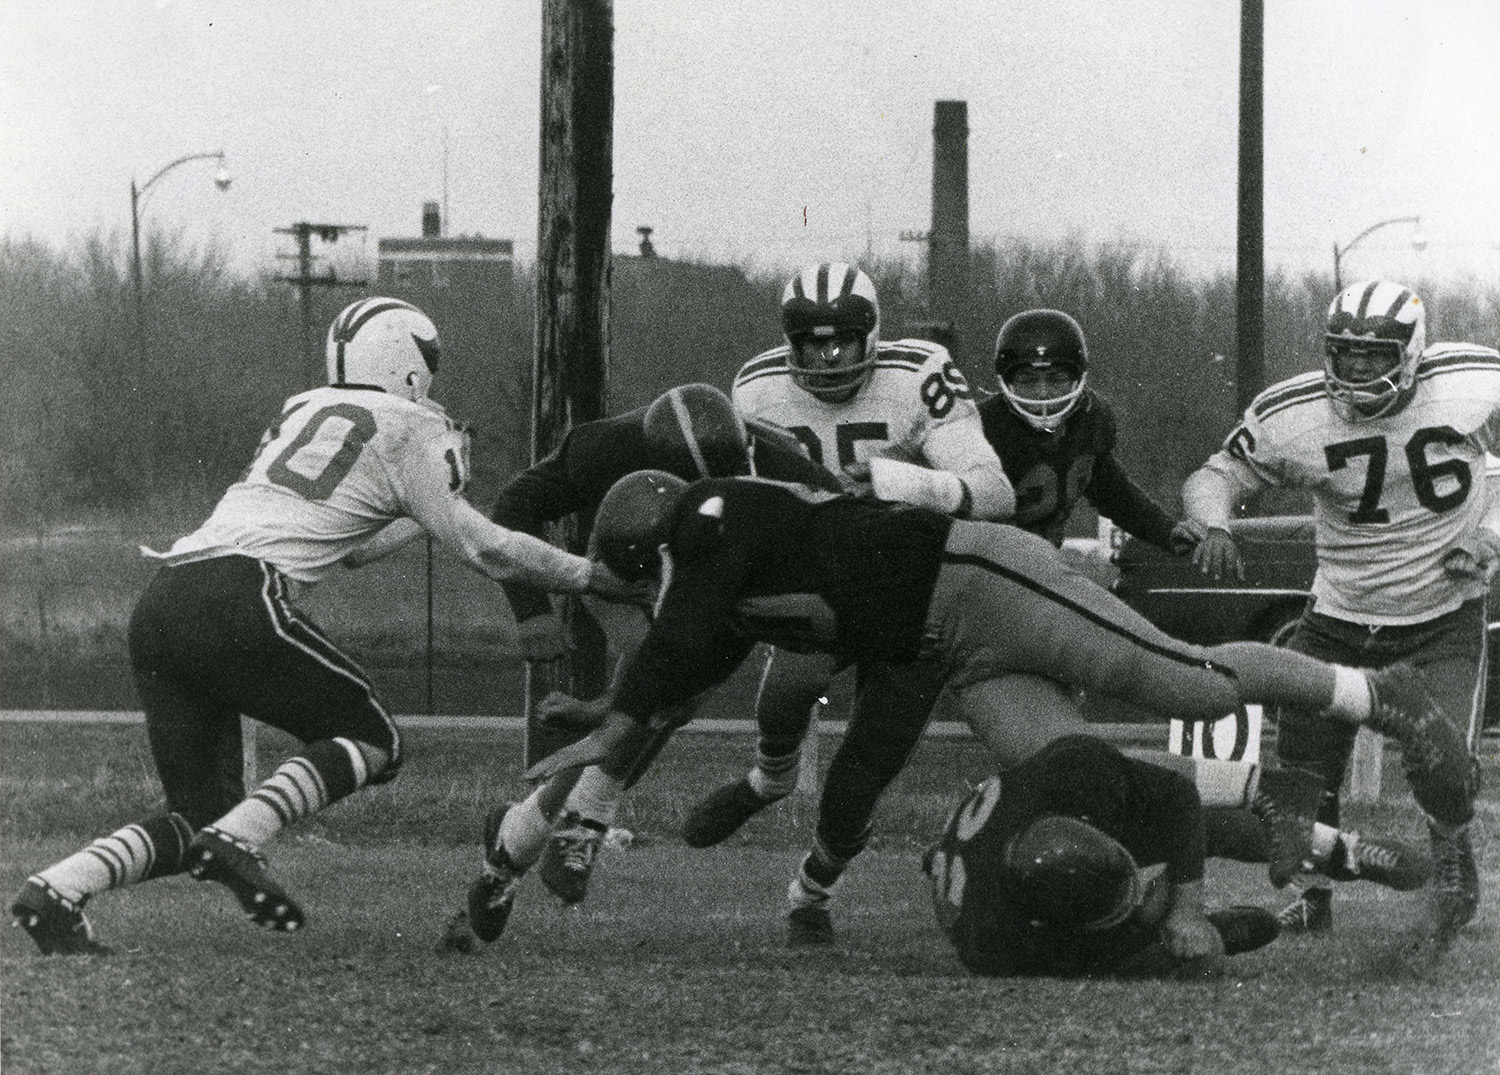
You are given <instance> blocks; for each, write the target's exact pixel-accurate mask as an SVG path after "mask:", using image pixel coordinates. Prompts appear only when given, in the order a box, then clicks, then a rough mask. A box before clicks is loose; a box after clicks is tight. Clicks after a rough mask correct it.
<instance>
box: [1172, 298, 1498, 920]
mask: <svg viewBox="0 0 1500 1075" xmlns="http://www.w3.org/2000/svg"><path fill="white" fill-rule="evenodd" d="M1426 321H1427V314H1426V307H1425V305H1424V304H1423V302H1422V300H1421V299H1420V298H1418V297H1417V295H1415V294H1414V293H1413V292H1412V291H1411V290H1410V289H1409V288H1406V287H1403V286H1402V285H1400V284H1394V283H1389V282H1386V281H1366V282H1363V283H1359V284H1354V285H1352V286H1350V287H1348V288H1345V289H1344V290H1343V291H1342V292H1340V293H1339V294H1338V295H1337V296H1336V297H1335V298H1334V300H1333V302H1332V303H1331V304H1330V306H1329V308H1328V319H1327V324H1326V326H1325V333H1324V337H1323V342H1324V358H1323V369H1322V371H1321V372H1319V373H1306V374H1302V375H1300V376H1297V377H1293V378H1290V379H1289V380H1286V381H1282V382H1281V383H1280V384H1277V385H1273V386H1272V387H1270V388H1268V389H1266V391H1264V392H1262V393H1261V394H1260V395H1259V396H1257V397H1256V399H1255V401H1254V402H1253V403H1251V405H1250V407H1249V408H1248V409H1247V410H1246V411H1245V416H1244V419H1243V421H1242V422H1241V424H1240V425H1239V426H1238V427H1236V428H1235V430H1234V431H1233V432H1232V433H1230V435H1229V437H1228V438H1227V439H1226V440H1225V442H1224V447H1223V449H1222V450H1221V451H1219V452H1218V453H1216V454H1215V455H1214V456H1212V457H1211V458H1210V459H1209V460H1208V461H1207V462H1206V463H1205V464H1204V465H1203V467H1201V468H1200V469H1199V470H1198V471H1196V472H1195V473H1193V474H1192V475H1191V476H1190V477H1189V478H1188V480H1187V482H1186V484H1185V485H1184V486H1183V491H1182V499H1183V505H1184V508H1185V510H1186V511H1187V513H1188V515H1189V516H1190V517H1191V518H1192V519H1193V520H1194V521H1195V522H1196V524H1197V525H1198V527H1199V532H1200V533H1201V534H1202V535H1203V541H1202V543H1201V544H1200V545H1199V547H1198V550H1197V552H1196V553H1195V559H1196V560H1197V561H1198V562H1199V564H1200V565H1201V566H1202V567H1203V569H1204V570H1205V571H1206V572H1208V573H1210V574H1213V575H1215V576H1216V577H1217V576H1222V575H1223V574H1225V573H1232V574H1242V573H1243V569H1242V568H1241V566H1240V563H1239V554H1238V551H1237V549H1236V548H1235V543H1234V539H1233V537H1232V536H1231V534H1230V532H1229V530H1228V528H1227V523H1228V520H1229V518H1230V516H1231V514H1232V512H1233V509H1234V508H1235V507H1236V506H1237V504H1238V502H1239V501H1241V500H1243V499H1245V498H1246V497H1251V496H1254V495H1256V494H1258V493H1260V492H1262V491H1264V490H1265V489H1267V488H1271V487H1281V488H1290V489H1305V490H1307V491H1308V492H1309V493H1311V494H1312V497H1313V514H1314V518H1315V520H1316V524H1317V554H1318V569H1317V573H1316V575H1315V577H1314V579H1313V585H1312V600H1311V601H1310V602H1309V604H1308V606H1307V609H1306V610H1305V611H1304V612H1303V615H1302V619H1301V620H1300V621H1299V622H1298V624H1297V628H1296V630H1295V631H1294V632H1293V634H1292V637H1291V638H1290V639H1288V640H1287V647H1288V648H1289V649H1292V650H1296V651H1297V652H1299V653H1306V654H1309V655H1311V656H1314V657H1318V658H1320V659H1322V660H1326V661H1336V662H1339V663H1343V664H1350V665H1357V666H1362V667H1371V668H1379V667H1382V666H1385V665H1389V664H1392V663H1394V662H1397V661H1400V662H1402V663H1405V664H1409V665H1412V666H1414V667H1416V668H1418V669H1420V670H1421V672H1422V673H1423V674H1424V675H1425V677H1426V680H1427V683H1428V686H1429V688H1430V689H1431V690H1432V692H1433V694H1434V697H1435V698H1436V699H1437V702H1438V706H1439V709H1440V710H1441V711H1442V713H1443V714H1444V716H1445V717H1446V718H1447V719H1448V720H1450V721H1452V722H1453V723H1455V724H1456V725H1457V727H1458V728H1459V729H1460V730H1462V731H1463V732H1464V733H1465V734H1466V739H1467V744H1468V748H1469V751H1470V752H1471V753H1475V752H1477V749H1478V743H1479V734H1480V729H1481V726H1482V721H1483V714H1484V696H1485V678H1486V676H1485V669H1486V667H1487V664H1488V656H1487V653H1486V648H1487V645H1488V633H1489V631H1488V628H1489V623H1488V619H1489V617H1488V615H1487V613H1486V607H1485V600H1486V595H1487V594H1488V591H1489V572H1491V571H1492V570H1493V569H1494V567H1495V566H1496V564H1497V562H1500V497H1494V496H1486V482H1485V459H1486V452H1494V451H1496V450H1500V353H1497V352H1496V351H1494V350H1493V349H1491V348H1488V347H1479V346H1476V345H1474V344H1460V343H1443V344H1434V345H1433V346H1432V347H1427V346H1426V336H1427V333H1426ZM1279 726H1280V733H1279V735H1278V736H1277V752H1278V754H1279V755H1280V757H1281V759H1282V760H1283V761H1284V762H1285V763H1286V764H1287V765H1295V766H1299V767H1301V768H1305V769H1311V770H1313V771H1314V772H1317V773H1319V774H1321V775H1322V776H1323V778H1324V780H1325V781H1326V783H1327V786H1328V789H1329V791H1328V797H1327V800H1326V801H1325V803H1324V805H1323V809H1322V811H1321V813H1320V817H1321V818H1322V820H1323V821H1325V822H1326V823H1327V824H1329V825H1331V826H1335V827H1336V826H1337V825H1338V823H1339V799H1338V789H1339V787H1340V785H1341V784H1342V782H1343V778H1344V771H1345V769H1346V768H1347V767H1348V764H1349V757H1350V754H1351V753H1352V751H1353V747H1354V729H1353V728H1351V727H1349V726H1348V725H1347V724H1344V723H1342V722H1339V721H1330V720H1327V719H1325V718H1324V717H1323V715H1322V714H1321V713H1319V712H1318V711H1317V710H1316V709H1310V708H1308V707H1305V706H1289V707H1287V708H1286V710H1285V711H1284V712H1282V713H1281V714H1280V718H1279ZM1478 775H1479V765H1478V760H1477V756H1476V757H1475V759H1474V760H1473V762H1472V768H1471V773H1470V777H1471V781H1472V782H1473V784H1475V785H1477V783H1478ZM1417 801H1418V803H1419V804H1420V805H1422V806H1423V807H1424V808H1426V809H1427V812H1428V816H1429V821H1430V825H1429V831H1430V838H1431V845H1432V855H1433V858H1434V860H1435V862H1436V864H1437V870H1436V873H1435V876H1434V881H1433V887H1432V891H1431V893H1430V899H1429V901H1428V908H1429V912H1430V917H1431V923H1430V925H1431V934H1432V938H1433V939H1434V940H1435V941H1436V942H1437V944H1438V946H1439V947H1446V945H1448V944H1449V943H1451V942H1452V940H1453V939H1454V937H1455V936H1456V935H1457V933H1458V931H1459V930H1460V929H1461V928H1462V927H1463V926H1464V925H1465V924H1467V923H1468V922H1469V921H1470V920H1471V919H1472V918H1473V917H1474V914H1475V912H1476V910H1477V909H1478V906H1479V870H1478V865H1477V863H1476V861H1475V857H1474V848H1473V842H1472V839H1471V837H1470V834H1469V818H1470V814H1469V812H1467V811H1461V812H1460V811H1437V812H1435V811H1433V810H1432V809H1431V808H1430V807H1428V804H1426V803H1424V802H1423V801H1422V797H1421V795H1418V797H1417ZM1303 887H1304V891H1303V893H1302V895H1301V897H1300V898H1299V899H1298V900H1297V901H1296V902H1295V903H1293V904H1291V905H1290V906H1289V907H1287V908H1286V910H1285V912H1284V918H1283V924H1284V925H1285V926H1286V927H1287V928H1288V929H1296V930H1303V931H1309V932H1326V931H1328V930H1330V929H1332V927H1333V913H1332V892H1331V890H1330V889H1329V888H1328V887H1327V886H1326V883H1325V882H1323V881H1322V880H1320V879H1318V878H1307V879H1306V881H1305V884H1304V886H1303Z"/></svg>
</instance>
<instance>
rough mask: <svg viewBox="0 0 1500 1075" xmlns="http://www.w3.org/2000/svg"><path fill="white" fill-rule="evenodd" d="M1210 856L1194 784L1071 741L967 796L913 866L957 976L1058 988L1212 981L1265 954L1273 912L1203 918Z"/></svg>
mask: <svg viewBox="0 0 1500 1075" xmlns="http://www.w3.org/2000/svg"><path fill="white" fill-rule="evenodd" d="M1213 853H1215V849H1214V848H1213V847H1212V846H1210V844H1209V837H1208V834H1207V830H1206V829H1205V826H1204V816H1203V810H1202V809H1201V807H1200V804H1199V798H1198V794H1197V792H1196V791H1195V790H1194V788H1193V784H1192V782H1191V781H1190V780H1188V779H1186V778H1185V777H1183V776H1181V775H1179V774H1177V773H1173V772H1170V771H1168V770H1166V769H1163V768H1160V767H1159V766H1156V765H1151V764H1147V763H1145V762H1142V761H1137V760H1135V759H1133V758H1129V757H1126V756H1125V755H1124V754H1122V753H1120V751H1118V750H1116V749H1115V748H1114V747H1113V746H1111V745H1110V744H1108V743H1106V742H1104V741H1103V740H1100V739H1097V738H1094V737H1093V736H1087V735H1073V736H1066V737H1064V738H1062V739H1057V740H1054V741H1053V742H1051V743H1049V744H1048V745H1047V746H1045V747H1043V748H1042V749H1041V750H1040V751H1038V752H1037V753H1036V754H1034V755H1032V756H1031V757H1030V758H1028V759H1026V760H1025V761H1023V762H1021V763H1020V764H1018V765H1015V766H1013V767H1011V768H1009V769H1007V770H1005V771H1004V772H1003V773H1000V774H998V775H996V776H992V777H990V778H989V779H988V780H986V781H984V782H983V783H982V784H980V785H979V786H978V787H977V788H975V789H974V791H973V792H972V793H971V794H969V795H968V796H967V797H966V798H965V799H964V800H963V801H962V802H961V803H959V805H958V806H957V807H956V808H955V809H954V811H953V813H952V814H951V815H950V816H949V819H948V822H947V824H946V825H945V827H944V831H943V835H942V837H941V838H940V839H939V840H938V842H937V843H936V844H935V845H934V846H933V847H932V848H931V849H929V851H928V852H927V854H926V855H925V856H924V858H923V863H922V865H923V869H924V870H925V872H926V873H927V875H928V877H929V879H930V881H931V885H932V901H933V907H934V909H935V910H936V912H937V919H938V924H939V926H941V927H942V929H943V932H944V933H946V934H947V935H948V938H949V939H950V940H951V941H952V942H953V946H954V948H955V949H956V951H957V952H958V957H959V959H960V960H961V961H962V962H963V964H964V966H966V967H968V968H969V969H970V970H972V971H974V972H976V973H979V974H985V975H1055V976H1060V977H1061V976H1076V975H1105V974H1117V973H1149V972H1151V971H1156V970H1167V969H1169V968H1171V967H1172V966H1173V965H1174V964H1176V963H1179V962H1181V961H1193V960H1200V961H1205V962H1204V963H1200V964H1199V966H1200V967H1203V968H1204V969H1207V968H1208V967H1211V966H1212V961H1215V960H1217V959H1218V958H1220V957H1222V956H1224V955H1235V954H1237V953H1239V952H1244V951H1249V950H1251V949H1254V948H1259V947H1261V946H1262V945H1265V944H1269V943H1270V942H1271V941H1272V940H1274V939H1275V938H1276V936H1277V933H1278V925H1277V921H1276V916H1275V915H1274V914H1272V913H1271V912H1269V911H1265V910H1261V909H1258V908H1250V907H1236V908H1230V909H1228V910H1227V911H1219V912H1216V913H1212V914H1205V913H1204V906H1203V869H1204V859H1205V857H1206V856H1207V855H1210V854H1213ZM1151 866H1161V867H1162V870H1161V873H1160V876H1159V877H1157V878H1155V879H1153V880H1152V881H1151V882H1150V883H1147V882H1145V881H1144V879H1143V873H1142V869H1143V868H1145V867H1151Z"/></svg>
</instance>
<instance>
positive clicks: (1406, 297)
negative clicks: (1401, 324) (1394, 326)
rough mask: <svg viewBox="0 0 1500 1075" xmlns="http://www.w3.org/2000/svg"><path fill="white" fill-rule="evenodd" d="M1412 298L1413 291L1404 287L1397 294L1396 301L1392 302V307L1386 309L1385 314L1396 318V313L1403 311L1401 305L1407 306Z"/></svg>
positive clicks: (1392, 318) (1393, 318)
mask: <svg viewBox="0 0 1500 1075" xmlns="http://www.w3.org/2000/svg"><path fill="white" fill-rule="evenodd" d="M1410 299H1411V292H1410V291H1408V290H1406V289H1405V288H1402V289H1401V293H1400V294H1399V295H1397V296H1396V301H1395V302H1393V303H1391V308H1390V309H1389V310H1387V311H1386V313H1385V316H1386V317H1389V318H1390V319H1391V320H1392V321H1394V320H1396V315H1397V314H1399V313H1400V312H1401V307H1403V306H1405V305H1406V304H1407V302H1408V301H1410Z"/></svg>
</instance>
